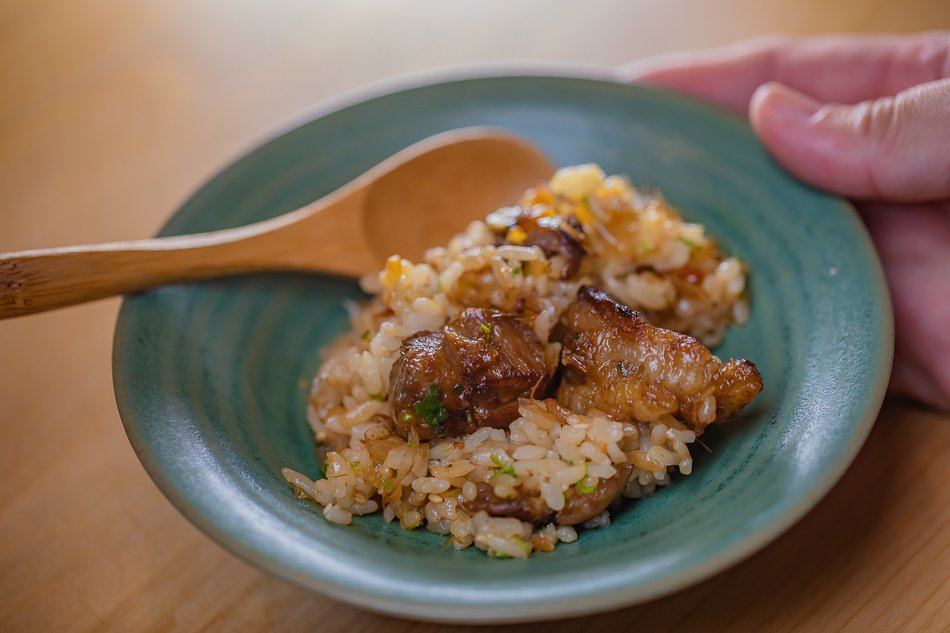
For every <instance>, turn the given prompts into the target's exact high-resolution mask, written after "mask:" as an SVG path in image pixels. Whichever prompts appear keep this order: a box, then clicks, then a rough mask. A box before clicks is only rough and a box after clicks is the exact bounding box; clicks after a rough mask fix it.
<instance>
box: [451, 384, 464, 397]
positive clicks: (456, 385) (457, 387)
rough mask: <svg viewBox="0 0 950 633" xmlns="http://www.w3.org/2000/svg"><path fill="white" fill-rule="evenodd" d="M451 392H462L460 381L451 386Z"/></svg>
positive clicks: (456, 393)
mask: <svg viewBox="0 0 950 633" xmlns="http://www.w3.org/2000/svg"><path fill="white" fill-rule="evenodd" d="M452 393H454V394H455V395H458V394H460V393H462V383H460V382H458V383H455V386H454V387H452Z"/></svg>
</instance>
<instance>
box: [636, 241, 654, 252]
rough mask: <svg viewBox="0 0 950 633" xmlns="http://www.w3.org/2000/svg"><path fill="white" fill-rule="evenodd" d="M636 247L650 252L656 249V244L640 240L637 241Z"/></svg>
mask: <svg viewBox="0 0 950 633" xmlns="http://www.w3.org/2000/svg"><path fill="white" fill-rule="evenodd" d="M637 248H639V249H640V250H641V251H643V252H644V253H652V252H654V251H655V250H656V246H654V245H653V244H651V243H650V242H644V241H642V240H641V241H639V242H637Z"/></svg>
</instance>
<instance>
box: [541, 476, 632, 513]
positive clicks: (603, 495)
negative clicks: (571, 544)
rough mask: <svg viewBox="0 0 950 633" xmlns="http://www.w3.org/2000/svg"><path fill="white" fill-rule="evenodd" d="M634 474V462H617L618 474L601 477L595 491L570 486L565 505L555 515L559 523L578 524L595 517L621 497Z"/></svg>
mask: <svg viewBox="0 0 950 633" xmlns="http://www.w3.org/2000/svg"><path fill="white" fill-rule="evenodd" d="M632 474H633V464H617V474H616V475H614V476H613V477H609V478H608V479H601V480H600V481H599V482H597V487H596V488H594V491H593V492H580V491H579V490H578V489H577V488H576V487H571V488H569V489H568V491H567V499H566V500H565V501H564V507H563V508H561V510H560V511H559V512H558V513H557V516H556V517H555V519H556V520H557V522H558V524H559V525H577V524H578V523H583V522H584V521H587V520H589V519H593V518H594V517H595V516H597V515H598V514H600V513H601V512H603V511H604V510H606V509H607V506H609V505H610V504H611V503H613V502H614V501H615V500H616V499H619V498H620V495H622V494H623V491H624V490H625V489H626V487H627V482H628V481H630V475H632Z"/></svg>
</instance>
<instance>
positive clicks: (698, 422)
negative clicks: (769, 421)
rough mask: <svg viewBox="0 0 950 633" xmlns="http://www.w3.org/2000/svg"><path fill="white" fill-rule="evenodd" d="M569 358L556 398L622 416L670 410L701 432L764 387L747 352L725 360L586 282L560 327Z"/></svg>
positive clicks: (648, 417) (651, 416)
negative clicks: (652, 323) (645, 317)
mask: <svg viewBox="0 0 950 633" xmlns="http://www.w3.org/2000/svg"><path fill="white" fill-rule="evenodd" d="M557 334H558V338H559V339H560V340H561V342H562V343H563V345H564V349H563V352H562V355H561V362H562V364H563V365H565V370H564V373H563V378H562V381H561V386H560V389H559V391H558V400H559V401H560V402H561V403H563V404H565V405H566V406H568V407H570V408H572V409H574V410H577V411H586V410H588V409H591V408H595V409H599V410H601V411H604V412H606V413H607V414H609V415H611V416H613V417H615V418H617V419H620V420H628V419H631V418H633V419H636V420H640V421H644V422H652V421H656V420H658V419H660V417H661V416H663V415H665V414H670V415H673V416H674V417H676V418H677V419H679V420H682V421H683V422H684V423H686V424H687V425H688V426H690V427H691V428H692V429H693V430H694V431H696V432H697V433H701V432H702V431H703V429H704V428H705V427H706V425H708V424H710V423H712V422H720V421H722V420H725V419H727V418H729V417H732V416H734V415H736V414H737V413H739V411H741V410H742V408H743V407H744V406H746V405H747V404H749V403H750V402H751V401H752V399H753V398H755V396H756V395H757V394H758V393H759V392H760V391H762V377H761V376H760V375H759V372H758V370H757V369H756V367H755V365H754V364H753V363H751V362H750V361H747V360H730V361H729V362H728V363H725V364H723V363H722V361H720V360H719V359H718V358H716V357H715V356H713V355H712V354H711V353H710V351H709V350H708V349H707V348H706V347H705V346H704V345H703V344H702V343H700V342H699V341H697V340H696V339H694V338H692V337H691V336H686V335H685V334H679V333H677V332H672V331H670V330H664V329H662V328H658V327H654V326H652V325H650V324H649V323H647V322H646V321H644V320H643V318H642V317H640V315H638V314H637V313H636V312H634V311H632V310H630V309H629V308H628V307H626V306H624V305H622V304H620V303H618V302H617V301H615V300H614V299H613V298H611V297H610V296H609V295H607V294H606V293H604V292H601V291H599V290H595V289H593V288H590V287H588V286H582V287H581V289H580V290H579V291H578V293H577V301H576V302H575V303H573V304H572V305H571V306H570V307H569V308H568V309H567V311H566V312H565V314H564V317H563V318H562V321H561V323H560V324H559V327H558V331H557Z"/></svg>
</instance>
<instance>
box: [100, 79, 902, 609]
mask: <svg viewBox="0 0 950 633" xmlns="http://www.w3.org/2000/svg"><path fill="white" fill-rule="evenodd" d="M473 125H488V126H497V127H502V128H507V129H509V130H512V131H514V132H516V133H517V134H520V135H522V136H524V137H526V138H528V139H529V140H531V141H533V142H535V143H536V144H537V145H538V146H540V147H541V148H542V149H544V150H545V151H546V152H548V154H549V155H550V156H551V158H552V159H553V160H554V161H555V162H556V163H557V164H559V165H570V164H576V163H583V162H596V163H598V164H600V165H601V166H603V168H604V169H605V170H606V171H607V173H622V174H626V175H628V176H629V177H630V178H631V179H632V181H633V182H634V183H635V184H636V185H638V186H641V187H649V188H656V189H658V190H660V191H662V192H663V194H664V195H665V196H666V197H667V198H668V199H669V200H670V201H671V202H672V203H673V204H674V205H675V206H676V207H678V208H680V209H681V210H682V211H683V213H684V214H685V215H686V217H687V218H688V219H690V220H693V221H697V222H701V223H703V224H705V225H706V227H707V231H708V232H709V234H711V235H713V236H715V237H716V238H718V239H719V240H720V243H721V244H722V246H723V247H724V248H725V249H726V250H727V251H729V252H731V253H733V254H735V255H737V256H739V257H740V258H741V259H743V260H744V261H745V262H747V263H748V265H749V267H750V269H751V274H750V277H749V279H750V296H751V318H750V321H749V324H748V325H747V326H746V327H745V328H744V329H739V330H734V331H732V332H731V333H730V334H729V335H728V337H727V339H726V341H725V343H724V344H723V345H722V346H721V347H720V348H718V350H716V351H717V354H719V355H720V356H721V357H746V358H749V359H751V360H753V361H754V362H755V363H756V364H757V365H758V367H759V369H760V371H761V372H762V375H763V377H764V382H765V391H764V392H763V393H762V394H761V395H760V397H759V398H758V399H757V400H756V401H755V403H754V405H753V406H751V407H749V409H748V410H747V411H746V412H744V413H743V414H742V416H741V417H740V418H738V419H736V420H734V421H732V422H730V423H729V424H727V425H723V426H722V427H721V428H712V429H710V430H709V431H708V432H707V433H706V434H705V435H704V436H703V440H704V441H705V443H706V444H707V445H708V446H709V447H710V448H711V449H712V452H711V453H707V452H705V451H703V449H702V448H701V447H696V448H695V449H694V451H693V452H694V456H695V467H694V470H693V473H692V474H691V475H689V476H688V477H676V478H675V482H674V485H672V486H670V487H668V488H666V489H663V490H660V491H659V492H658V493H657V494H656V495H654V496H651V497H649V498H647V499H645V500H642V501H638V502H635V503H632V504H630V505H629V506H627V507H626V508H625V509H624V510H623V511H621V512H619V513H617V514H616V515H615V516H614V517H613V523H612V524H611V525H610V526H609V527H608V528H606V529H600V530H589V531H583V532H582V533H581V536H580V539H579V540H578V541H577V542H576V543H573V544H568V545H561V546H559V547H558V548H557V550H556V551H555V552H553V553H549V554H544V553H539V554H535V555H533V556H532V557H531V558H530V559H528V560H501V561H500V560H494V559H489V558H488V557H486V556H485V555H484V553H482V552H480V551H478V550H476V549H474V548H470V549H468V550H465V551H455V550H453V549H452V548H448V549H446V548H444V547H443V542H444V541H445V537H443V536H440V535H436V534H432V533H429V532H426V531H423V530H416V531H412V532H407V531H403V530H401V529H400V528H399V527H398V525H396V524H389V525H388V524H386V523H384V522H383V520H382V518H381V517H380V516H368V517H362V518H360V517H357V518H355V519H354V522H353V525H352V526H349V527H343V526H339V525H334V524H331V523H328V522H327V521H325V520H324V518H323V516H322V514H321V509H320V507H319V506H317V505H315V504H313V503H309V502H306V501H301V500H299V499H297V498H296V497H295V496H294V494H293V492H292V491H291V489H290V487H289V486H288V485H287V484H286V482H285V481H284V480H283V478H282V477H281V474H280V469H281V467H283V466H289V467H291V468H294V469H296V470H299V471H302V472H304V473H306V474H308V475H310V476H312V477H316V476H318V473H319V463H318V461H317V459H316V457H315V453H314V445H313V439H312V436H311V433H310V430H309V428H308V427H307V423H306V421H305V409H306V383H308V382H309V380H310V378H311V377H312V375H313V373H314V372H315V370H316V369H317V367H318V365H319V359H320V350H321V348H323V347H324V346H326V345H327V344H328V343H330V342H331V341H332V340H333V338H334V337H335V336H337V335H338V334H339V333H341V332H342V331H343V330H344V329H345V328H346V312H345V304H346V302H347V301H351V300H358V299H360V298H361V297H362V295H361V293H360V292H359V290H358V288H357V286H356V284H355V283H352V282H349V281H345V280H339V279H331V278H321V277H316V276H304V275H291V274H287V275H261V276H245V277H239V278H231V279H222V280H215V281H211V282H207V283H200V284H191V285H182V286H174V287H167V288H162V289H160V290H156V291H153V292H149V293H145V294H141V295H138V296H134V297H131V298H129V299H127V300H126V301H125V303H124V305H123V308H122V311H121V314H120V316H119V321H118V325H117V328H116V336H115V350H114V374H115V387H116V399H117V402H118V406H119V410H120V413H121V415H122V419H123V421H124V424H125V426H126V430H127V432H128V435H129V438H130V440H131V442H132V445H133V447H134V448H135V451H136V453H137V454H138V456H139V457H140V459H141V461H142V463H143V464H144V466H145V468H146V469H147V471H148V472H149V474H150V475H151V476H152V478H153V479H154V480H155V482H156V483H157V484H158V486H159V487H160V488H161V489H162V491H163V492H164V493H165V495H167V497H168V498H169V500H170V501H171V502H172V503H174V504H175V505H176V506H177V507H178V508H179V510H181V512H182V513H184V514H185V515H186V516H187V517H188V518H189V519H190V520H191V521H193V522H194V523H195V524H196V525H197V526H199V527H200V528H201V529H202V530H204V531H205V532H206V533H207V534H208V535H210V536H211V537H212V538H214V539H215V540H217V541H218V542H219V543H221V544H222V545H223V546H225V547H227V548H228V549H230V550H231V551H233V552H234V553H235V554H237V555H239V556H241V557H242V558H244V559H246V560H248V561H250V562H251V563H253V564H255V565H257V566H259V567H261V568H262V569H265V570H267V571H270V572H272V573H275V574H277V575H279V576H282V577H284V578H287V579H290V580H292V581H294V582H297V583H299V584H302V585H305V586H307V587H311V588H313V589H315V590H318V591H322V592H325V593H327V594H329V595H331V596H334V597H336V598H338V599H341V600H345V601H347V602H351V603H354V604H357V605H361V606H363V607H366V608H370V609H374V610H378V611H384V612H388V613H393V614H399V615H403V616H410V617H418V618H426V619H438V620H450V621H468V622H490V621H518V620H533V619H545V618H556V617H563V616H568V615H576V614H581V613H588V612H593V611H599V610H605V609H609V608H616V607H620V606H623V605H628V604H632V603H635V602H640V601H644V600H647V599H649V598H653V597H656V596H659V595H662V594H665V593H669V592H671V591H674V590H676V589H679V588H682V587H685V586H687V585H689V584H691V583H695V582H697V581H699V580H701V579H703V578H706V577H708V576H710V575H712V574H714V573H715V572H717V571H719V570H722V569H723V568H725V567H727V566H728V565H730V564H732V563H735V562H736V561H738V560H740V559H741V558H743V557H745V556H748V555H749V554H751V553H752V552H754V551H755V550H756V549H758V548H760V547H762V546H763V545H764V544H766V543H767V542H769V541H770V540H772V539H774V538H775V537H776V536H777V535H778V534H780V533H781V532H782V531H783V530H785V529H786V528H787V527H789V526H790V525H791V524H792V523H793V522H794V521H795V520H796V519H798V518H799V517H801V516H802V515H803V514H804V513H805V512H807V511H808V509H809V508H811V507H812V506H813V505H814V504H815V503H817V501H818V500H819V499H820V498H821V497H822V496H823V495H824V494H825V493H826V492H827V491H828V489H829V488H830V487H831V486H832V485H833V484H834V482H835V481H837V479H838V478H839V477H840V476H841V474H842V473H843V472H844V470H845V469H846V468H847V466H848V464H849V463H850V462H851V461H852V459H853V457H854V456H855V454H856V453H857V451H858V449H859V448H860V446H861V444H862V442H863V440H864V438H865V437H866V435H867V433H868V431H869V429H870V427H871V425H872V423H873V421H874V419H875V416H876V413H877V411H878V408H879V406H880V402H881V399H882V397H883V393H884V387H885V385H886V382H887V377H888V374H889V370H890V362H891V354H892V341H893V326H892V321H891V313H890V306H889V302H888V298H887V293H886V288H885V286H884V282H883V277H882V274H881V270H880V265H879V263H878V261H877V259H876V257H875V254H874V251H873V248H872V245H871V243H870V241H869V239H868V237H867V235H866V233H865V231H864V228H863V226H862V224H861V222H860V220H859V219H858V218H857V217H856V215H855V214H854V212H853V211H852V209H851V208H850V207H849V206H848V205H847V204H846V203H844V202H842V201H840V200H837V199H834V198H830V197H828V196H826V195H823V194H821V193H819V192H816V191H814V190H812V189H809V188H808V187H805V186H803V185H802V184H800V183H798V182H797V181H795V180H794V179H793V178H791V177H790V176H788V175H787V174H786V173H784V172H783V171H782V170H781V169H780V168H778V167H777V166H776V165H775V164H774V163H773V162H772V160H771V159H770V158H769V157H768V155H767V154H766V152H765V151H764V150H763V148H762V147H761V146H760V145H759V143H758V142H757V141H756V139H755V138H754V136H753V134H752V133H751V132H750V130H749V129H748V127H747V125H746V124H745V123H744V122H742V121H740V120H739V119H737V118H734V117H731V116H730V115H727V114H724V113H722V112H720V111H718V110H714V109H712V108H710V107H708V106H704V105H701V104H698V103H695V102H693V101H690V100H687V99H685V98H681V97H678V96H675V95H671V94H668V93H663V92H657V91H653V90H647V89H644V88H639V87H634V86H629V85H621V84H616V83H612V82H609V81H602V80H591V79H584V78H569V77H543V76H518V77H515V76H505V77H488V78H468V79H462V80H457V81H448V82H441V83H437V84H430V85H423V86H421V87H414V88H410V89H405V90H401V91H398V92H393V93H389V94H385V95H383V96H378V97H374V98H370V99H367V100H364V101H361V102H357V103H353V104H351V105H348V106H346V107H342V108H340V109H336V110H333V111H324V112H321V113H319V115H318V116H316V118H314V119H313V120H311V121H310V122H307V123H305V124H303V125H300V126H299V127H296V128H294V129H292V130H290V131H288V132H286V133H285V134H283V135H281V136H279V137H277V138H275V139H274V140H272V141H270V142H268V143H266V144H264V145H262V146H260V147H258V148H257V149H255V150H253V151H252V152H250V153H248V154H246V155H245V156H243V157H242V158H240V159H239V160H238V161H237V162H235V163H234V164H232V165H231V166H229V167H228V168H226V169H225V170H224V171H222V172H221V173H220V174H218V175H217V176H215V177H214V178H213V179H212V180H211V181H210V182H208V183H207V184H206V185H205V186H204V187H202V188H201V189H200V190H199V191H198V192H197V193H196V194H195V195H194V196H193V197H192V198H191V199H190V200H188V202H187V203H186V204H185V205H184V206H183V207H182V208H181V209H180V210H179V211H178V212H177V213H176V214H175V215H174V217H173V218H172V219H171V221H170V222H169V223H168V224H167V226H166V227H165V229H164V230H163V231H162V234H163V235H173V234H176V233H186V232H195V231H204V230H209V229H218V228H224V227H231V226H236V225H240V224H244V223H248V222H252V221H256V220H261V219H265V218H268V217H271V216H274V215H276V214H279V213H282V212H285V211H289V210H291V209H293V208H295V207H297V206H300V205H302V204H304V203H306V202H309V201H311V200H313V199H315V198H318V197H320V196H322V195H324V194H326V193H329V192H330V191H332V190H333V189H335V188H337V187H339V186H340V185H342V184H344V183H346V182H347V181H349V180H350V179H352V178H353V177H355V176H357V175H358V174H360V173H361V172H363V171H365V170H366V169H367V168H369V167H371V166H373V165H374V164H376V163H378V162H379V161H381V160H382V159H384V158H386V157H387V156H389V155H391V154H393V153H394V152H396V151H398V150H399V149H401V148H403V147H405V146H407V145H410V144H411V143H413V142H415V141H417V140H419V139H422V138H424V137H426V136H429V135H432V134H435V133H438V132H442V131H445V130H449V129H453V128H459V127H467V126H473ZM486 211H487V210H486ZM433 212H434V213H441V212H450V210H440V209H433ZM326 239H327V240H332V239H333V236H332V235H327V236H326ZM302 385H303V386H302ZM129 529H133V528H132V527H131V526H130V528H129ZM170 582H171V581H170Z"/></svg>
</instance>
